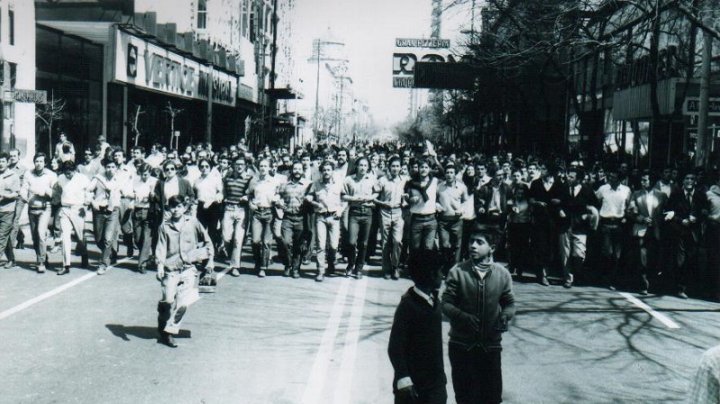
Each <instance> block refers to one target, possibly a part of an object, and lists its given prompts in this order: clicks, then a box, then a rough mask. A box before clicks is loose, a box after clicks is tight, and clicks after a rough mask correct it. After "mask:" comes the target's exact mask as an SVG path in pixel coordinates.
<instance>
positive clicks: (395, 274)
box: [390, 269, 400, 281]
mask: <svg viewBox="0 0 720 404" xmlns="http://www.w3.org/2000/svg"><path fill="white" fill-rule="evenodd" d="M390 278H392V280H394V281H396V280H398V279H400V270H398V269H395V270H394V271H393V273H392V274H391V275H390Z"/></svg>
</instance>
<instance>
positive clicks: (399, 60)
mask: <svg viewBox="0 0 720 404" xmlns="http://www.w3.org/2000/svg"><path fill="white" fill-rule="evenodd" d="M395 47H396V48H397V49H396V51H395V53H393V87H395V88H414V87H415V64H416V63H418V62H440V63H443V62H451V61H452V62H454V59H453V57H452V56H451V55H450V40H449V39H437V38H419V39H414V38H397V39H395Z"/></svg>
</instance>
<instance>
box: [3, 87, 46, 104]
mask: <svg viewBox="0 0 720 404" xmlns="http://www.w3.org/2000/svg"><path fill="white" fill-rule="evenodd" d="M3 101H7V102H13V101H15V102H28V103H31V104H46V103H47V91H44V90H20V89H15V90H13V91H5V92H4V93H3Z"/></svg>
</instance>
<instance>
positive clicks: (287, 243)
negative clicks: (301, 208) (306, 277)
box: [280, 213, 305, 272]
mask: <svg viewBox="0 0 720 404" xmlns="http://www.w3.org/2000/svg"><path fill="white" fill-rule="evenodd" d="M281 233H282V243H281V244H280V248H282V249H283V250H284V255H285V257H286V258H285V267H286V268H292V270H293V271H295V272H297V271H298V270H300V263H301V262H302V252H303V241H304V240H303V238H304V237H305V225H304V223H303V217H302V215H301V214H297V215H291V214H287V213H286V214H285V216H284V217H283V220H282V228H281Z"/></svg>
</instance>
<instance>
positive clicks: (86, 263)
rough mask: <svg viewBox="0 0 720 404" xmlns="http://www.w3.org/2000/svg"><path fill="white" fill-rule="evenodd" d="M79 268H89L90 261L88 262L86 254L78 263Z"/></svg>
mask: <svg viewBox="0 0 720 404" xmlns="http://www.w3.org/2000/svg"><path fill="white" fill-rule="evenodd" d="M80 268H82V269H88V268H90V263H89V262H88V257H87V255H86V256H84V257H82V262H81V263H80Z"/></svg>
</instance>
